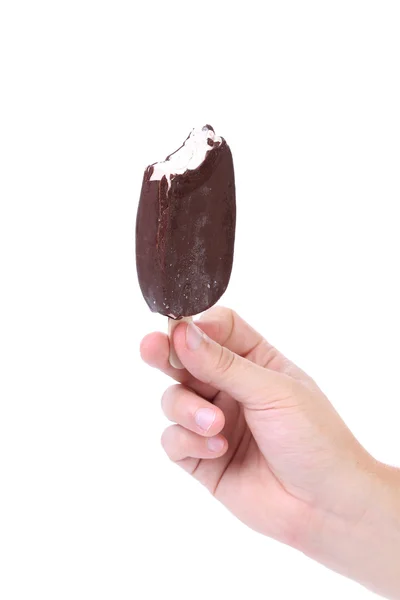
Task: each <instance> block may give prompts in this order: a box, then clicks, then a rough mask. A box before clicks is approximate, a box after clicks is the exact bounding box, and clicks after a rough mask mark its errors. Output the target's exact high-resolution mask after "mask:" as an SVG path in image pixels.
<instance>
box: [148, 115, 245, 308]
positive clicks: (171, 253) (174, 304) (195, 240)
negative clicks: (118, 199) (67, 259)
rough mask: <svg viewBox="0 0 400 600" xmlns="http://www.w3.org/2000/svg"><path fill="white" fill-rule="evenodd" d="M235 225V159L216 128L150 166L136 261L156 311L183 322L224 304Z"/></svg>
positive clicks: (200, 132) (190, 139) (202, 132)
mask: <svg viewBox="0 0 400 600" xmlns="http://www.w3.org/2000/svg"><path fill="white" fill-rule="evenodd" d="M235 220H236V205H235V180H234V170H233V161H232V154H231V151H230V149H229V146H228V144H227V143H226V141H225V140H224V138H222V137H218V136H217V135H216V134H215V132H214V129H213V128H212V127H211V126H210V125H206V126H205V127H203V128H200V129H194V130H193V131H192V132H191V134H190V135H189V136H188V138H187V139H186V141H185V142H184V144H183V145H182V146H181V147H180V148H179V149H178V150H177V151H176V152H174V153H173V154H171V155H169V156H168V157H167V158H166V159H165V161H163V162H159V163H154V164H152V165H150V166H149V167H147V169H146V170H145V173H144V178H143V185H142V191H141V195H140V202H139V208H138V214H137V222H136V264H137V272H138V277H139V283H140V287H141V290H142V293H143V296H144V298H145V300H146V302H147V304H148V306H149V307H150V309H151V310H152V311H154V312H159V313H161V314H162V315H166V316H168V317H170V318H171V319H181V318H182V317H188V316H192V315H196V314H198V313H200V312H203V311H204V310H206V309H208V308H209V307H210V306H212V305H213V304H215V303H216V302H217V301H218V300H219V298H220V297H221V296H222V294H223V293H224V291H225V290H226V287H227V285H228V282H229V278H230V275H231V270H232V261H233V247H234V238H235Z"/></svg>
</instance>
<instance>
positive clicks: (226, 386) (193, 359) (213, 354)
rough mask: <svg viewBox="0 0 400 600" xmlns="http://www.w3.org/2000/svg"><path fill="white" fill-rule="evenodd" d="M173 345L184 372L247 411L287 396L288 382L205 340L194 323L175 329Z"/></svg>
mask: <svg viewBox="0 0 400 600" xmlns="http://www.w3.org/2000/svg"><path fill="white" fill-rule="evenodd" d="M174 345H175V349H176V351H177V354H178V356H179V359H180V360H181V361H182V364H183V365H184V366H185V367H186V369H187V370H188V371H189V372H190V373H191V374H192V375H193V376H194V377H195V378H196V379H198V380H200V381H202V382H204V383H206V384H208V385H210V386H212V387H215V388H216V389H219V390H222V391H224V392H227V393H228V394H230V395H231V396H232V397H233V398H235V399H236V400H238V401H239V402H242V403H244V404H245V405H247V407H249V408H250V407H254V406H257V407H259V408H262V406H263V405H268V404H270V403H272V402H273V401H274V400H276V399H277V398H278V397H282V394H283V395H285V393H286V390H285V387H287V394H288V395H290V382H291V379H290V378H289V377H288V376H287V375H285V374H283V373H278V372H276V371H273V370H270V369H265V368H262V367H260V366H259V365H256V364H254V363H252V362H250V361H249V360H247V359H245V358H243V357H241V356H239V355H238V354H236V353H234V352H232V351H231V350H229V349H228V348H226V347H224V346H221V345H220V344H218V343H217V342H215V341H213V340H211V339H210V338H208V337H207V336H206V335H205V334H204V333H203V331H201V330H200V329H199V328H198V327H197V326H196V325H195V324H194V323H189V325H186V324H182V325H179V326H178V327H177V328H176V330H175V335H174Z"/></svg>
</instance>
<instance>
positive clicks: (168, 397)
mask: <svg viewBox="0 0 400 600" xmlns="http://www.w3.org/2000/svg"><path fill="white" fill-rule="evenodd" d="M161 403H162V408H163V411H164V414H165V416H166V417H167V419H169V420H170V421H174V422H175V423H178V424H179V425H182V427H184V428H186V429H189V430H190V431H193V432H194V433H198V434H199V435H203V436H207V437H212V436H214V435H216V434H218V433H219V432H220V431H222V429H223V427H224V425H225V416H224V413H223V412H222V410H221V409H220V408H217V407H216V406H214V405H212V404H210V402H207V401H206V400H204V399H203V398H200V397H199V396H198V395H197V394H195V393H193V392H192V391H190V390H188V389H187V388H185V387H183V386H182V385H174V386H172V387H170V388H168V389H167V390H166V391H165V392H164V395H163V397H162V400H161Z"/></svg>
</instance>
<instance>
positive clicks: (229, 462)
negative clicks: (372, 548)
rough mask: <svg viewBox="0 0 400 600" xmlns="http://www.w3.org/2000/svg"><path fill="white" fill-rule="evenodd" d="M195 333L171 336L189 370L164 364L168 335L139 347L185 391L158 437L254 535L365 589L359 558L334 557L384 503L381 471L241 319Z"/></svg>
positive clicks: (171, 398) (227, 317)
mask: <svg viewBox="0 0 400 600" xmlns="http://www.w3.org/2000/svg"><path fill="white" fill-rule="evenodd" d="M197 326H198V327H196V326H195V325H193V324H191V325H189V326H187V325H186V324H182V325H179V326H178V327H177V328H176V330H175V334H174V346H175V349H176V351H177V354H178V356H179V358H180V360H181V362H182V364H183V365H184V366H185V370H177V369H174V368H172V367H171V366H170V365H169V362H168V355H169V342H168V338H167V336H165V335H163V334H161V333H156V334H151V335H149V336H147V337H146V338H145V339H144V340H143V342H142V345H141V353H142V357H143V359H144V360H145V361H146V362H147V363H148V364H150V365H151V366H154V367H157V368H159V369H161V370H162V371H164V372H165V373H167V374H168V375H170V376H172V377H173V378H174V379H176V380H177V381H178V382H179V385H175V386H173V387H171V388H169V389H167V391H166V392H165V393H164V395H163V398H162V405H163V409H164V412H165V414H166V416H167V417H168V418H169V419H170V420H171V421H173V422H175V423H176V425H172V426H171V427H169V428H168V429H166V431H165V432H164V434H163V438H162V443H163V446H164V448H165V451H166V452H167V454H168V456H169V457H170V458H171V459H172V460H173V461H175V462H176V463H177V464H179V465H180V466H181V467H183V468H184V469H185V470H186V471H188V472H189V473H191V474H192V475H193V476H194V477H195V478H196V479H197V480H199V481H200V482H201V483H203V484H204V485H205V486H207V488H208V489H209V490H210V491H211V492H212V493H213V494H214V495H215V497H216V498H217V499H218V500H220V501H221V502H222V503H223V504H224V505H225V506H226V507H227V508H228V509H229V510H230V511H231V512H233V513H234V514H235V515H236V516H237V517H238V518H240V519H241V520H242V521H243V522H244V523H246V524H247V525H248V526H250V527H252V528H253V529H255V530H257V531H259V532H261V533H263V534H265V535H268V536H270V537H274V538H275V539H277V540H279V541H281V542H284V543H287V544H290V545H292V546H294V547H296V548H299V549H301V550H302V551H304V552H306V553H307V554H309V555H311V556H313V557H314V558H316V559H317V560H320V561H321V562H324V563H325V564H327V565H328V566H331V567H332V568H335V569H337V570H338V571H340V572H343V573H345V574H347V575H349V576H352V577H354V578H357V579H358V580H360V581H362V582H363V583H365V582H366V584H368V582H367V581H366V580H365V581H364V577H363V573H361V572H360V573H359V571H360V567H358V566H353V567H351V568H349V564H348V563H349V562H351V561H353V562H354V561H355V562H356V557H354V558H353V557H351V556H349V557H348V560H347V563H346V564H343V565H342V564H341V558H340V556H339V555H341V554H344V555H346V552H347V553H349V552H350V553H351V543H350V537H351V536H350V532H351V531H353V530H357V531H358V528H359V527H360V523H363V522H364V521H365V519H366V515H367V514H368V515H369V514H370V505H371V499H372V498H374V500H376V499H377V498H378V495H379V491H377V490H379V485H378V482H380V481H381V479H382V478H381V465H379V464H378V463H377V461H375V460H374V459H373V458H372V457H371V456H370V455H369V454H368V453H367V452H366V451H365V450H364V449H363V448H362V446H361V445H360V444H359V443H358V442H357V440H356V439H355V438H354V436H353V435H352V433H351V432H350V431H349V430H348V428H347V427H346V426H345V424H344V423H343V421H342V420H341V418H340V417H339V415H338V414H337V413H336V411H335V410H334V408H333V406H332V405H331V404H330V402H329V401H328V399H327V398H326V396H325V395H324V394H323V393H322V392H321V390H320V389H319V388H318V386H317V385H316V383H315V382H314V381H313V380H312V379H311V378H310V377H309V376H308V375H306V374H305V373H304V372H303V371H302V370H301V369H299V368H298V367H297V366H296V365H294V364H293V363H291V362H290V361H289V360H288V359H286V358H285V357H284V356H283V355H282V354H280V353H279V352H278V351H277V350H276V349H275V348H274V347H272V346H271V345H270V344H269V343H268V342H267V341H266V340H265V339H264V338H263V337H262V336H261V335H260V334H259V333H257V332H256V331H255V330H254V329H252V328H251V327H250V326H249V325H248V324H247V323H246V322H245V321H243V320H242V319H241V318H240V317H238V316H237V315H236V314H235V313H234V312H232V311H229V310H227V309H223V308H219V307H216V308H214V309H211V310H210V311H208V312H207V313H205V314H204V315H203V317H202V319H201V320H200V321H199V322H197ZM342 530H343V531H344V530H346V531H347V538H346V539H344V540H343V542H344V543H345V544H347V547H346V548H347V550H346V551H344V552H342V551H341V549H340V544H339V546H338V547H337V548H336V546H337V545H338V543H336V542H335V535H338V536H339V535H340V532H341V531H342ZM328 538H329V539H328ZM332 542H334V543H335V544H336V546H335V548H334V549H332V547H331V546H332ZM356 552H357V548H356V546H355V547H354V553H356ZM336 554H338V556H336ZM364 566H365V565H364Z"/></svg>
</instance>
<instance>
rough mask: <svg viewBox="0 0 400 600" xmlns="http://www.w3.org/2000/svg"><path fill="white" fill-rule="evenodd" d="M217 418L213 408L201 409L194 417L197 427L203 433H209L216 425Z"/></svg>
mask: <svg viewBox="0 0 400 600" xmlns="http://www.w3.org/2000/svg"><path fill="white" fill-rule="evenodd" d="M215 417H216V413H215V410H214V409H212V408H199V410H197V411H196V414H195V415H194V420H195V422H196V425H198V426H199V427H200V429H202V430H203V431H208V430H209V429H210V427H211V425H212V424H213V423H214V421H215Z"/></svg>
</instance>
